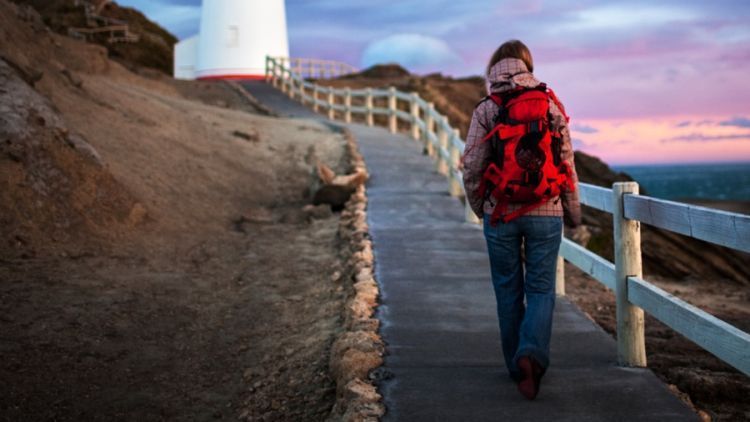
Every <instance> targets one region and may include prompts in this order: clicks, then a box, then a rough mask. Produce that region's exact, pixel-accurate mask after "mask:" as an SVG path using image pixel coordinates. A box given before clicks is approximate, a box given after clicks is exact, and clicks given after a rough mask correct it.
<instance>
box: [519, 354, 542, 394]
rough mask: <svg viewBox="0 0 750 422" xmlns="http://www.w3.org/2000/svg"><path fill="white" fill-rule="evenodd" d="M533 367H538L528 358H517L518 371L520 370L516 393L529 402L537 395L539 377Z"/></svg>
mask: <svg viewBox="0 0 750 422" xmlns="http://www.w3.org/2000/svg"><path fill="white" fill-rule="evenodd" d="M535 366H536V367H539V364H538V363H536V361H535V360H533V359H531V358H530V357H529V356H521V357H520V358H518V369H520V370H521V381H519V382H518V391H520V392H521V394H523V396H524V397H526V398H527V399H529V400H534V398H536V395H537V394H538V393H539V381H538V379H539V377H538V375H537V374H536V373H535V372H536V371H535V369H536V368H535ZM537 371H538V370H537Z"/></svg>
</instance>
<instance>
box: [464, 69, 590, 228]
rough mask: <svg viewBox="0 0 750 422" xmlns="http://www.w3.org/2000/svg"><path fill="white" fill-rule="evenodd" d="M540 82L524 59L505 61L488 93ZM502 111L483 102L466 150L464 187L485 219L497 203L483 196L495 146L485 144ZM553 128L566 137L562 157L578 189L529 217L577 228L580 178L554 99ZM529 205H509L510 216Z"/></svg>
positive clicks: (489, 79)
mask: <svg viewBox="0 0 750 422" xmlns="http://www.w3.org/2000/svg"><path fill="white" fill-rule="evenodd" d="M539 83H540V82H539V81H538V80H537V79H536V78H535V77H534V75H533V74H532V73H531V72H529V71H528V70H527V69H526V65H525V64H524V62H523V61H522V60H518V59H503V60H501V61H500V62H498V63H497V64H495V65H494V66H493V67H492V68H491V69H490V72H489V75H488V76H487V91H488V92H489V93H501V92H504V91H508V90H511V89H514V88H515V87H516V86H523V87H528V88H533V87H535V86H537V85H539ZM498 111H499V108H498V106H497V104H495V102H494V101H482V102H481V103H480V104H479V105H478V106H477V108H476V109H475V110H474V114H473V116H472V118H471V125H470V126H469V133H468V135H467V137H466V149H465V153H464V158H463V160H464V161H463V166H464V170H463V173H464V186H465V188H466V199H467V200H468V201H469V205H470V206H471V209H472V210H473V211H474V213H475V214H476V215H477V216H478V217H479V218H482V217H483V215H484V214H492V211H493V209H494V201H492V202H490V201H489V200H485V199H484V198H483V197H482V196H481V195H479V186H480V184H481V181H482V175H483V174H484V171H485V169H486V168H487V166H488V165H489V164H490V162H491V160H492V147H491V144H490V143H489V142H483V141H482V139H484V137H485V135H487V133H488V132H489V131H490V130H492V128H493V126H494V125H493V121H494V118H495V116H496V115H497V113H498ZM550 113H551V115H552V122H551V126H552V128H554V129H557V130H559V132H560V133H561V134H562V139H563V142H562V148H561V152H560V157H561V158H562V159H563V160H566V161H567V162H568V163H569V164H570V169H571V170H572V178H573V182H574V183H575V186H576V189H575V191H573V192H564V193H563V194H561V198H558V197H555V198H551V199H550V200H549V201H548V202H547V203H546V204H544V205H542V206H541V207H539V208H536V209H534V210H531V211H529V212H528V213H527V214H526V215H537V216H561V217H562V216H564V217H565V222H566V224H568V225H570V226H577V225H579V224H581V206H580V204H579V202H578V175H577V173H576V170H575V163H574V161H573V146H572V144H571V142H570V131H569V130H568V124H567V122H566V120H565V116H564V115H563V113H562V111H561V110H560V109H559V108H558V107H557V105H556V104H555V102H554V101H552V100H550ZM525 205H527V204H523V203H521V204H516V203H511V204H508V208H507V211H506V213H510V212H513V211H515V210H517V209H519V208H521V207H523V206H525Z"/></svg>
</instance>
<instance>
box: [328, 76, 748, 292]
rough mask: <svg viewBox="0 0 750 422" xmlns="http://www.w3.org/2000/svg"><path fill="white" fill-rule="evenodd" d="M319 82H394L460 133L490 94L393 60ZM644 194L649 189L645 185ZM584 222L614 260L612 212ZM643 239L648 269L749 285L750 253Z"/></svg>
mask: <svg viewBox="0 0 750 422" xmlns="http://www.w3.org/2000/svg"><path fill="white" fill-rule="evenodd" d="M318 82H319V83H321V84H323V85H330V86H335V87H345V86H349V87H352V88H365V87H372V88H376V87H388V86H395V87H396V88H397V89H399V90H401V91H406V92H417V93H419V95H420V96H422V98H425V99H426V100H427V101H431V102H433V103H435V107H436V108H437V110H438V111H440V112H441V113H443V114H445V115H446V116H448V119H449V120H450V122H451V123H452V124H453V125H454V127H457V128H458V129H459V130H460V131H461V134H462V136H465V135H466V132H467V131H468V126H469V123H470V121H471V114H472V112H473V110H474V106H475V105H476V103H477V102H478V101H479V100H481V99H482V97H484V96H485V95H486V88H485V83H484V79H483V78H481V77H468V78H458V79H454V78H451V77H447V76H443V75H441V74H431V75H426V76H417V75H412V74H410V73H409V72H408V71H407V70H406V69H404V68H402V67H400V66H398V65H394V64H388V65H377V66H373V67H371V68H369V69H365V70H363V71H362V72H360V73H357V74H351V75H347V76H344V77H341V78H337V79H333V80H319V81H318ZM573 119H575V116H573ZM575 157H576V158H575V160H576V169H577V171H578V175H579V178H580V180H581V181H583V182H586V183H591V184H594V185H597V186H603V187H611V186H612V183H614V182H617V181H626V180H632V178H631V177H630V176H629V175H627V174H625V173H621V172H617V171H614V170H612V168H610V167H609V166H608V165H607V164H606V163H605V162H603V161H602V160H600V159H599V158H597V157H594V156H592V155H589V154H586V153H585V152H583V151H576V154H575ZM641 193H646V192H643V190H642V192H641ZM584 223H585V225H586V226H587V228H588V229H589V231H590V234H591V236H590V239H589V241H588V244H587V247H588V248H589V249H590V250H592V251H594V252H596V253H598V254H600V255H602V256H604V257H605V258H607V259H609V260H612V259H613V242H612V217H611V215H610V214H606V213H603V212H600V211H597V210H594V209H590V208H588V207H586V212H585V215H584ZM642 239H643V245H642V250H643V261H644V269H645V272H646V273H647V274H651V275H658V276H663V277H668V278H673V279H678V280H687V279H712V280H716V279H726V280H729V281H732V282H735V283H740V284H745V285H747V284H750V256H748V254H744V253H741V252H737V251H734V250H731V249H727V248H723V247H719V246H715V245H712V244H709V243H706V242H702V241H698V240H694V239H689V238H686V237H684V236H680V235H676V234H674V233H671V232H666V231H663V230H658V229H655V228H652V227H648V226H644V227H643V233H642Z"/></svg>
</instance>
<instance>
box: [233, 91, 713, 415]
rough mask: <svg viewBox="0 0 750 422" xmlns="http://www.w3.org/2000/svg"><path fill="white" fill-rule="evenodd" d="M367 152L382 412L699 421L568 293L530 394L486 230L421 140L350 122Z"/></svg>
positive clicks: (273, 94)
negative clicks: (630, 362)
mask: <svg viewBox="0 0 750 422" xmlns="http://www.w3.org/2000/svg"><path fill="white" fill-rule="evenodd" d="M246 88H247V89H248V90H249V91H250V92H251V93H252V94H253V95H255V96H256V98H258V100H260V101H261V102H263V103H264V104H266V105H267V106H269V107H271V108H274V109H276V110H277V111H278V112H280V113H281V114H286V115H291V116H295V117H311V118H323V117H322V116H318V115H315V114H313V113H312V112H311V111H309V110H307V109H304V108H300V106H299V105H298V104H297V103H294V102H292V101H291V100H289V99H287V98H286V97H285V96H283V94H281V93H280V92H278V91H276V90H274V89H273V88H270V87H268V86H267V85H262V84H259V83H250V84H246ZM348 127H349V128H350V129H351V130H352V132H353V133H354V135H355V136H356V138H357V141H358V143H359V146H360V150H361V152H362V154H363V155H364V158H365V161H366V162H367V166H368V169H369V171H370V174H371V179H370V181H369V183H368V187H367V194H368V196H369V203H368V218H369V225H370V230H371V235H372V239H373V245H374V251H375V258H376V278H377V280H378V283H379V284H380V289H381V305H380V307H379V308H378V318H379V319H380V321H381V335H382V337H383V339H384V340H385V342H386V344H387V346H386V350H387V356H386V358H385V365H384V366H385V369H386V370H387V371H389V372H390V373H392V374H393V377H392V378H390V379H388V380H386V381H383V382H382V383H381V386H380V391H381V393H382V394H383V396H384V399H385V403H386V406H387V414H386V416H385V418H384V420H386V421H423V420H424V421H502V420H507V421H551V420H554V421H600V420H607V421H633V420H654V421H656V420H658V421H697V420H698V417H697V416H696V415H695V414H694V413H693V412H692V411H691V410H690V409H689V408H688V407H687V406H685V405H684V404H683V403H682V402H681V401H680V400H678V399H677V398H676V397H675V396H674V395H673V394H672V393H670V392H669V391H668V389H667V387H666V386H665V385H664V384H663V383H662V382H661V381H660V380H659V379H658V378H657V377H656V376H655V375H654V374H653V373H652V372H651V371H650V370H648V369H632V368H620V367H618V366H616V364H615V359H616V353H617V352H616V345H615V342H614V340H613V339H612V338H611V337H610V336H609V335H608V334H607V333H605V332H604V331H603V330H602V329H601V328H599V327H598V326H597V325H596V324H594V323H593V322H592V321H591V320H589V319H588V318H587V317H586V316H585V315H584V314H583V313H582V312H581V311H580V310H578V308H576V307H575V306H574V305H572V304H571V303H570V302H569V301H568V300H567V299H565V298H558V301H557V306H556V309H555V315H554V318H555V319H554V324H553V334H552V346H551V347H552V350H551V361H552V363H551V367H550V369H549V371H548V372H547V375H546V376H545V378H544V380H543V384H542V389H541V392H540V394H539V396H538V397H537V399H536V400H535V401H528V400H525V399H524V398H523V397H522V396H521V395H520V393H519V392H518V391H517V390H516V387H515V384H514V383H513V382H512V381H511V380H510V378H508V376H507V372H506V369H505V364H504V362H503V356H502V352H501V350H500V336H499V329H498V324H497V316H496V314H495V302H494V293H493V291H492V286H491V283H490V279H489V262H488V258H487V252H486V246H485V243H484V237H483V235H482V232H481V230H480V229H479V228H478V227H476V226H474V225H471V224H467V223H464V222H463V218H464V215H463V212H464V211H463V206H462V205H461V203H460V202H459V201H458V200H457V199H455V198H452V197H450V196H449V195H448V184H447V181H446V179H445V178H444V177H443V176H440V175H438V174H437V173H436V172H435V171H434V166H433V164H432V161H431V160H430V159H429V158H428V157H426V156H424V155H422V153H421V146H420V145H418V144H417V143H416V142H414V141H412V140H411V139H409V138H407V137H405V136H402V135H391V134H389V133H388V132H387V131H386V130H385V129H382V128H370V127H366V126H362V125H354V124H352V125H348Z"/></svg>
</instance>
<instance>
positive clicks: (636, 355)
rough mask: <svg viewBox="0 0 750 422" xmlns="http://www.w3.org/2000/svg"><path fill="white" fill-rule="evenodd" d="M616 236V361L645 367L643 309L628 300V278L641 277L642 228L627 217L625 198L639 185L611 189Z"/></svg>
mask: <svg viewBox="0 0 750 422" xmlns="http://www.w3.org/2000/svg"><path fill="white" fill-rule="evenodd" d="M612 194H613V196H614V198H613V210H612V218H613V226H614V236H615V276H616V280H615V281H616V285H615V287H616V288H615V299H616V301H617V361H618V362H619V364H620V365H626V366H646V344H645V338H644V333H643V331H644V326H643V309H641V308H639V307H637V306H635V305H633V304H631V303H630V302H629V301H628V277H642V276H643V270H642V268H641V225H640V222H639V221H635V220H628V219H626V218H625V216H624V208H623V202H624V201H623V196H624V195H625V194H631V195H637V194H638V183H636V182H618V183H615V184H614V185H613V186H612Z"/></svg>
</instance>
